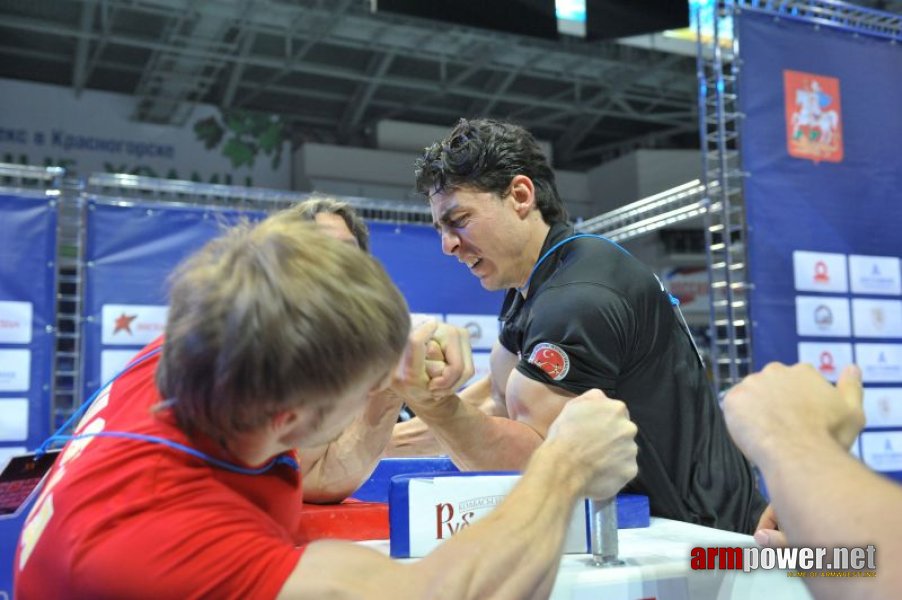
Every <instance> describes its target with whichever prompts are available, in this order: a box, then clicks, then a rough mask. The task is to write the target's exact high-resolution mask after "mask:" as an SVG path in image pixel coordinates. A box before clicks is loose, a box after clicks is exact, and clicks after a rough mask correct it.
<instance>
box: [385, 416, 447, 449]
mask: <svg viewBox="0 0 902 600" xmlns="http://www.w3.org/2000/svg"><path fill="white" fill-rule="evenodd" d="M440 454H445V449H444V447H443V446H442V445H441V444H439V443H438V440H436V439H435V436H434V435H432V432H431V431H430V430H429V427H428V426H427V425H426V423H424V422H423V421H422V419H420V418H419V417H414V418H413V419H410V420H409V421H404V422H403V423H397V424H396V425H395V427H394V430H393V431H392V435H391V440H390V441H389V443H388V446H387V447H386V448H385V456H388V457H393V458H394V457H407V456H438V455H440Z"/></svg>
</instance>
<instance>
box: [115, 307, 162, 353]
mask: <svg viewBox="0 0 902 600" xmlns="http://www.w3.org/2000/svg"><path fill="white" fill-rule="evenodd" d="M168 311H169V308H168V307H166V306H161V305H158V304H104V305H103V309H102V311H101V318H102V319H103V326H102V335H101V338H102V343H103V344H104V345H107V346H145V345H147V344H149V343H150V342H152V341H154V340H155V339H157V338H158V337H159V336H161V335H163V331H165V329H166V313H167V312H168Z"/></svg>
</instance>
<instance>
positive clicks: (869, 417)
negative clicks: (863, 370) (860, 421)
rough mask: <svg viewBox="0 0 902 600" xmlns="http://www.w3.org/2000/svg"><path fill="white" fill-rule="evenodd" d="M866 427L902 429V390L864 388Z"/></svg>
mask: <svg viewBox="0 0 902 600" xmlns="http://www.w3.org/2000/svg"><path fill="white" fill-rule="evenodd" d="M864 418H865V427H902V388H877V387H866V388H864Z"/></svg>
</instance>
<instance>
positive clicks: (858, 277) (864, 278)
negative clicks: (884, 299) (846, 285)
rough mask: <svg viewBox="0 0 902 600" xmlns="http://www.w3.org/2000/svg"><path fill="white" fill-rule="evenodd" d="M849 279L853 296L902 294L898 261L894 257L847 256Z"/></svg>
mask: <svg viewBox="0 0 902 600" xmlns="http://www.w3.org/2000/svg"><path fill="white" fill-rule="evenodd" d="M849 279H850V283H851V287H852V293H853V294H878V295H889V296H898V295H900V294H902V281H900V275H899V259H898V258H897V257H895V256H862V255H859V254H852V255H850V256H849Z"/></svg>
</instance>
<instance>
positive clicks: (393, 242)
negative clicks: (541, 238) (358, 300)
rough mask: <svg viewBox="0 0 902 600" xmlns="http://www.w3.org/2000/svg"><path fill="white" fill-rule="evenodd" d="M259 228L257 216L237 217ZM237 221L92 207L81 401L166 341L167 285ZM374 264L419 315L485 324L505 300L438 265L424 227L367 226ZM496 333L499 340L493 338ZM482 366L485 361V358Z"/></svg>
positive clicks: (224, 215) (194, 211) (446, 262)
mask: <svg viewBox="0 0 902 600" xmlns="http://www.w3.org/2000/svg"><path fill="white" fill-rule="evenodd" d="M241 214H243V215H244V216H246V217H248V218H249V219H250V220H259V219H260V218H262V217H263V216H264V214H263V213H261V212H255V213H241ZM238 217H239V213H237V212H235V211H224V210H214V209H205V208H198V207H191V206H172V205H163V204H155V203H154V204H151V203H132V202H111V201H98V200H92V201H90V202H89V204H88V218H87V242H86V261H87V264H88V268H87V270H86V278H85V308H84V316H85V321H86V323H85V329H84V336H85V342H84V344H85V345H84V350H85V351H84V357H85V360H84V374H85V377H84V381H85V394H86V395H85V397H86V398H87V397H88V395H89V394H90V393H91V392H93V391H94V390H95V389H97V387H98V386H99V384H100V383H101V379H102V376H103V379H106V378H108V377H109V376H111V375H112V374H114V373H115V371H116V369H115V368H114V367H115V366H118V365H122V364H124V363H125V362H126V361H127V360H128V358H129V357H130V356H131V355H133V354H134V353H135V352H136V351H137V350H139V349H140V348H141V347H143V346H144V345H145V344H146V343H147V342H149V341H151V340H152V339H154V338H155V337H156V336H157V335H159V334H160V333H162V326H163V324H164V323H165V304H166V278H167V276H168V275H169V273H170V272H171V270H172V269H173V267H175V266H176V265H177V264H178V263H179V262H180V261H181V260H182V259H183V258H185V257H186V256H188V255H189V254H190V253H191V252H193V251H194V250H196V249H198V248H199V247H201V246H202V245H203V244H204V243H205V242H206V241H208V240H209V239H211V238H213V237H214V236H216V235H217V234H218V233H219V232H220V231H221V230H222V227H223V225H227V224H231V223H234V222H235V220H236V219H237V218H238ZM369 227H370V245H371V248H372V252H373V255H374V256H375V257H376V258H378V259H379V260H380V261H381V262H382V263H383V264H384V265H385V268H386V270H387V271H388V273H389V274H390V276H391V277H392V279H393V280H394V282H395V283H396V284H397V285H398V287H399V288H400V290H401V292H402V293H403V294H404V296H405V298H406V299H407V302H408V304H409V305H410V310H411V311H412V312H417V313H431V314H437V315H442V316H444V315H447V314H449V313H462V314H464V315H466V314H473V315H487V316H489V317H490V319H494V317H495V316H496V315H497V312H498V310H499V308H500V305H501V301H502V295H501V294H500V293H489V292H486V291H485V290H483V289H482V288H481V287H480V285H479V282H478V280H477V279H476V278H475V277H473V276H472V275H470V274H469V273H468V272H467V270H466V268H465V267H464V266H462V265H460V264H458V262H457V261H456V260H455V259H452V258H448V257H446V256H444V255H443V254H442V252H441V243H440V240H439V238H438V236H437V235H436V233H435V231H434V230H433V229H432V228H431V227H428V226H424V225H391V224H386V223H371V224H370V225H369ZM495 333H497V332H495ZM485 356H486V357H487V356H488V355H487V353H485Z"/></svg>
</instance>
